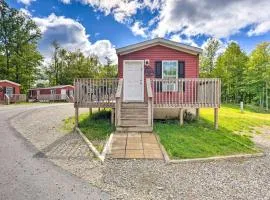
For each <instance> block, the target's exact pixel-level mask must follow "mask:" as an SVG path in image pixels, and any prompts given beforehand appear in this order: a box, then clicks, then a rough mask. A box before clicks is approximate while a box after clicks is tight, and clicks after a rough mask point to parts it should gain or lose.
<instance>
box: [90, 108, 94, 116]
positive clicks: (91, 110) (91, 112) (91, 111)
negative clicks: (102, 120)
mask: <svg viewBox="0 0 270 200" xmlns="http://www.w3.org/2000/svg"><path fill="white" fill-rule="evenodd" d="M92 114H93V109H92V107H91V108H89V115H90V116H91V115H92Z"/></svg>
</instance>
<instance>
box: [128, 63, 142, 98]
mask: <svg viewBox="0 0 270 200" xmlns="http://www.w3.org/2000/svg"><path fill="white" fill-rule="evenodd" d="M127 62H140V63H141V64H142V72H141V74H142V100H132V101H128V100H125V94H124V93H125V65H126V63H127ZM123 79H124V83H123V87H124V89H123V101H124V102H144V60H123Z"/></svg>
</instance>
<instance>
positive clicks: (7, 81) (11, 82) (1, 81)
mask: <svg viewBox="0 0 270 200" xmlns="http://www.w3.org/2000/svg"><path fill="white" fill-rule="evenodd" d="M4 82H6V83H10V84H13V85H17V86H21V84H19V83H15V82H13V81H9V80H0V83H4Z"/></svg>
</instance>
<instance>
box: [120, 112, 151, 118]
mask: <svg viewBox="0 0 270 200" xmlns="http://www.w3.org/2000/svg"><path fill="white" fill-rule="evenodd" d="M121 118H126V119H148V115H141V114H123V113H121Z"/></svg>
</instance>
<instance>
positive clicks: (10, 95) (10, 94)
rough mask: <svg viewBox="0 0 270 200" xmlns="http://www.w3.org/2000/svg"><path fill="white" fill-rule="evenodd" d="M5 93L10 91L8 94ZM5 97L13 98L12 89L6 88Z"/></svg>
mask: <svg viewBox="0 0 270 200" xmlns="http://www.w3.org/2000/svg"><path fill="white" fill-rule="evenodd" d="M7 91H10V93H7ZM6 95H8V96H9V97H13V87H6Z"/></svg>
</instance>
